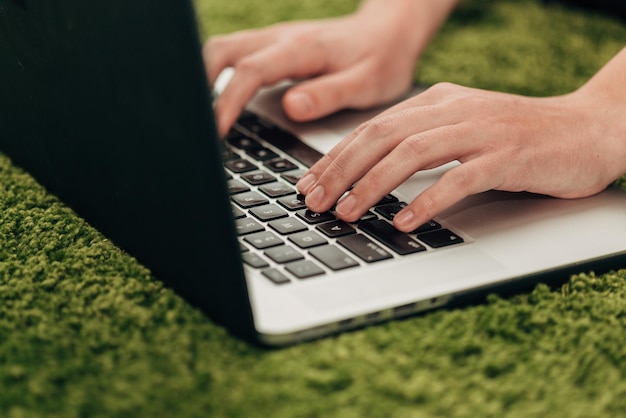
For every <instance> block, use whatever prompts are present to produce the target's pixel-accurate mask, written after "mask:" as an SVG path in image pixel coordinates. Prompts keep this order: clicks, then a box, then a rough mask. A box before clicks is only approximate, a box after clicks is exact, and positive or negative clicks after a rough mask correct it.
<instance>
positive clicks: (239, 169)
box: [224, 159, 258, 173]
mask: <svg viewBox="0 0 626 418" xmlns="http://www.w3.org/2000/svg"><path fill="white" fill-rule="evenodd" d="M224 165H225V166H226V168H228V169H229V170H230V171H232V172H233V173H245V172H248V171H252V170H256V169H257V168H258V167H257V166H256V165H254V164H252V163H251V162H249V161H247V160H242V159H238V160H229V161H225V162H224Z"/></svg>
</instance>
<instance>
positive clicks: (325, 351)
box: [0, 0, 626, 418]
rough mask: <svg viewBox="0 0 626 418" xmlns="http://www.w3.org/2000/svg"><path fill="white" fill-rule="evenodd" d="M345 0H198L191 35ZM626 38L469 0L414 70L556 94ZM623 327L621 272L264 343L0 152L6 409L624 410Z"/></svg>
mask: <svg viewBox="0 0 626 418" xmlns="http://www.w3.org/2000/svg"><path fill="white" fill-rule="evenodd" d="M356 4H357V1H355V0H299V1H289V2H288V1H281V0H277V1H261V0H238V1H233V0H197V5H198V9H199V12H200V15H201V20H202V24H203V25H202V27H203V31H204V33H203V35H202V36H203V37H206V36H208V35H209V34H212V33H220V32H228V31H232V30H236V29H241V28H246V27H251V26H262V25H265V24H269V23H272V22H275V21H277V20H283V19H292V18H309V17H322V16H330V15H336V14H340V13H344V12H348V11H350V10H352V9H353V8H354V7H355V5H356ZM624 44H626V27H625V25H624V23H623V22H620V21H618V20H615V19H611V18H610V17H606V16H602V15H599V14H594V13H591V12H583V11H580V10H574V9H571V10H570V9H568V8H565V7H563V6H555V5H552V6H549V7H545V6H543V5H542V4H541V2H540V1H539V0H503V1H487V0H468V1H467V2H465V4H464V6H463V7H462V8H461V9H459V10H458V11H457V12H456V13H455V15H454V17H453V18H452V19H451V20H450V21H449V22H448V24H447V25H446V27H445V28H444V30H443V31H442V32H441V33H440V35H439V36H438V37H437V38H436V40H435V41H434V43H433V44H432V47H431V48H430V49H429V50H428V52H427V54H426V56H425V57H424V59H423V61H422V65H421V67H420V69H419V70H418V74H417V77H418V79H419V80H420V81H422V82H424V83H434V82H437V81H441V80H447V81H453V82H458V83H462V84H467V85H472V86H478V87H483V88H491V89H498V90H506V91H513V92H520V93H526V94H531V95H546V94H557V93H563V92H567V91H570V90H572V89H574V88H576V87H577V86H579V85H580V84H581V83H583V82H584V81H585V80H586V79H587V78H588V77H590V76H591V75H592V74H593V73H594V72H595V71H597V70H598V69H599V68H600V66H601V65H602V64H604V63H605V62H606V61H607V60H608V59H609V58H610V57H611V56H612V55H614V54H615V53H616V52H617V51H619V50H620V49H621V48H622V47H623V45H624ZM0 71H1V70H0ZM625 218H626V214H625ZM625 341H626V270H620V271H617V272H611V273H608V274H603V275H596V274H594V273H593V272H582V271H581V272H580V274H578V275H576V276H574V277H572V278H571V280H570V281H569V282H568V283H567V284H565V285H564V286H562V287H561V288H558V289H550V288H548V287H547V286H545V285H539V286H538V287H537V288H536V289H535V290H534V291H532V292H531V293H527V294H520V295H517V296H514V297H511V298H507V299H504V298H500V297H497V296H492V297H490V298H489V300H488V301H487V302H486V303H484V304H481V305H477V306H468V307H464V308H458V309H449V310H440V311H436V312H433V313H430V314H427V315H422V316H418V317H414V318H410V319H407V320H404V321H397V322H391V323H387V324H383V325H380V326H375V327H371V328H367V329H364V330H360V331H356V332H352V333H348V334H344V335H341V336H338V337H332V338H326V339H322V340H319V341H315V342H311V343H307V344H302V345H298V346H295V347H290V348H286V349H282V350H274V351H265V350H261V349H258V348H255V347H252V346H249V345H247V344H245V343H243V342H241V341H239V340H237V339H234V338H232V337H231V336H230V335H229V334H228V333H226V332H225V331H224V330H223V329H222V328H220V327H218V326H216V325H215V324H214V323H213V322H212V321H211V320H210V319H209V318H207V317H205V316H203V315H202V314H201V313H200V312H199V311H197V310H195V309H194V308H192V307H191V306H190V305H189V304H187V303H186V302H185V301H184V300H182V299H181V298H179V297H178V296H177V295H175V294H174V293H173V292H172V291H170V290H169V289H167V288H164V286H163V285H162V284H161V283H160V282H159V281H157V280H156V279H154V278H153V277H152V276H151V275H150V273H149V272H148V271H147V270H146V269H145V268H144V267H142V266H141V265H139V264H138V263H137V262H135V261H134V260H133V258H131V257H129V256H128V255H126V254H125V253H123V252H122V251H120V250H119V249H118V248H117V247H115V246H114V245H112V244H111V243H110V242H109V241H107V240H106V239H105V237H103V236H102V235H101V234H100V233H99V232H98V231H96V230H95V229H94V228H92V227H91V226H89V225H88V224H86V223H85V222H84V221H82V220H81V219H80V218H79V217H77V216H76V215H75V214H74V213H73V212H72V211H71V210H69V209H68V208H67V207H66V206H64V205H63V204H62V203H60V202H59V201H58V200H57V199H56V198H55V197H54V196H51V195H49V194H47V193H46V192H45V190H43V189H42V187H40V186H39V185H38V184H37V183H36V182H34V181H33V179H32V178H31V177H30V176H29V175H28V174H26V173H24V172H22V171H21V170H19V169H17V168H16V167H14V166H13V165H11V163H10V161H9V160H8V159H7V158H5V157H2V156H0V416H1V417H6V418H18V417H25V418H32V417H617V416H626V344H625Z"/></svg>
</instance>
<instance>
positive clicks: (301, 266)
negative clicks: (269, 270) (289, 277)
mask: <svg viewBox="0 0 626 418" xmlns="http://www.w3.org/2000/svg"><path fill="white" fill-rule="evenodd" d="M285 269H286V270H287V271H288V272H289V273H291V274H293V275H294V276H296V277H297V278H299V279H306V278H309V277H313V276H319V275H321V274H324V270H323V269H322V268H321V267H319V266H318V265H317V264H315V263H314V262H312V261H311V260H302V261H294V262H293V263H289V264H287V265H286V266H285Z"/></svg>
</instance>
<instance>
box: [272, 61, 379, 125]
mask: <svg viewBox="0 0 626 418" xmlns="http://www.w3.org/2000/svg"><path fill="white" fill-rule="evenodd" d="M364 84H365V83H361V82H360V81H359V79H358V78H356V77H352V74H350V72H338V73H332V74H327V75H322V76H319V77H316V78H313V79H311V80H307V81H304V82H302V83H300V84H298V85H296V86H294V87H291V88H290V89H289V90H287V92H286V93H285V95H284V96H283V99H282V103H283V108H284V110H285V113H286V114H287V116H289V117H290V118H291V119H293V120H295V121H298V122H304V121H310V120H314V119H318V118H321V117H324V116H327V115H329V114H331V113H334V112H336V111H338V110H341V109H344V108H346V107H352V106H354V107H364V106H368V105H370V104H374V103H367V102H366V100H364V94H363V90H366V89H365V88H364Z"/></svg>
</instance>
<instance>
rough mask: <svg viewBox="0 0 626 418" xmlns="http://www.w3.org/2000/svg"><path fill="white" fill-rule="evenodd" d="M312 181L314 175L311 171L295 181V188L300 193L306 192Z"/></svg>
mask: <svg viewBox="0 0 626 418" xmlns="http://www.w3.org/2000/svg"><path fill="white" fill-rule="evenodd" d="M314 183H315V176H314V175H313V174H311V173H307V174H305V175H304V176H303V177H302V178H300V180H298V183H296V188H297V189H298V191H299V192H300V193H302V194H307V193H308V192H309V189H310V188H311V186H313V184H314Z"/></svg>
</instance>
